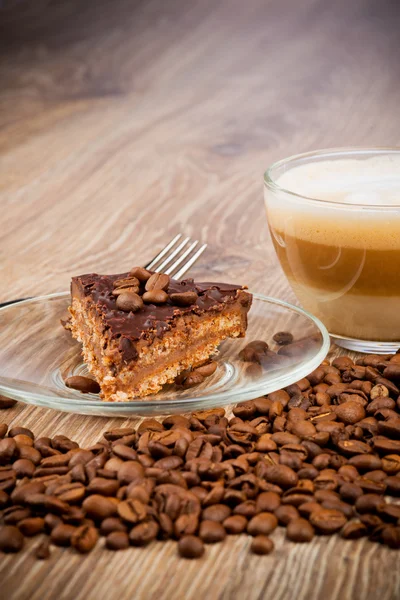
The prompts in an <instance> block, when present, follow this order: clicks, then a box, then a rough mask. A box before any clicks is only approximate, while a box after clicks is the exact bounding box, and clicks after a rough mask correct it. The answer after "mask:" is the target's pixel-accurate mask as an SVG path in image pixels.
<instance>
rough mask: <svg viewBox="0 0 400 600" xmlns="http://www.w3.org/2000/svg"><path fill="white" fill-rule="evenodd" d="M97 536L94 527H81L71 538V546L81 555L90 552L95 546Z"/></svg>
mask: <svg viewBox="0 0 400 600" xmlns="http://www.w3.org/2000/svg"><path fill="white" fill-rule="evenodd" d="M98 537H99V534H98V532H97V529H96V528H95V527H92V526H90V525H82V526H81V527H78V528H77V529H76V530H75V531H74V533H73V534H72V536H71V546H73V547H74V548H75V549H76V550H77V551H78V552H80V553H81V554H86V553H87V552H90V551H91V550H92V549H93V548H94V547H95V545H96V543H97V540H98Z"/></svg>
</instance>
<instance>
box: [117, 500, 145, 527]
mask: <svg viewBox="0 0 400 600" xmlns="http://www.w3.org/2000/svg"><path fill="white" fill-rule="evenodd" d="M115 508H118V514H119V516H120V517H121V519H123V520H124V521H128V523H139V522H140V521H144V519H145V518H146V516H147V510H146V506H145V505H144V504H142V502H140V500H135V499H132V498H129V499H128V500H124V501H123V502H120V503H119V504H118V507H116V506H115ZM108 516H111V515H108Z"/></svg>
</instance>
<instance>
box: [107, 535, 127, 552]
mask: <svg viewBox="0 0 400 600" xmlns="http://www.w3.org/2000/svg"><path fill="white" fill-rule="evenodd" d="M128 547H129V536H128V534H127V533H126V532H125V531H111V532H110V533H109V534H108V535H107V537H106V548H108V549H109V550H125V548H128Z"/></svg>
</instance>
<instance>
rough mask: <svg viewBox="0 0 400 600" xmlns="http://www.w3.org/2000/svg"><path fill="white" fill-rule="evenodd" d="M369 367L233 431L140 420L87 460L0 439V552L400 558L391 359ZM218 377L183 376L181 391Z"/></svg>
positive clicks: (212, 419) (329, 372)
mask: <svg viewBox="0 0 400 600" xmlns="http://www.w3.org/2000/svg"><path fill="white" fill-rule="evenodd" d="M127 279H129V278H127ZM138 279H139V278H138ZM143 281H144V280H143ZM131 283H132V281H131ZM125 284H126V285H127V283H126V282H125V283H123V284H121V285H125ZM140 285H141V284H140V283H139V286H140ZM142 287H143V286H142ZM123 289H124V290H125V291H124V292H121V293H120V294H117V295H118V296H119V297H121V296H122V294H123V293H126V290H127V288H126V287H125V288H123ZM155 290H156V291H157V292H159V291H160V289H159V288H155ZM295 344H296V343H294V344H290V345H289V346H282V348H289V347H290V346H293V345H295ZM247 351H248V352H250V351H251V352H253V353H256V354H257V356H258V358H257V360H260V356H263V357H266V358H268V353H270V352H271V351H270V350H269V349H268V346H267V344H266V343H265V342H262V341H259V340H256V341H255V342H252V343H251V344H249V347H248V348H247ZM396 356H397V355H396ZM252 360H253V359H252ZM268 360H269V358H268ZM363 361H366V362H365V364H362V365H361V364H360V365H359V364H356V365H355V364H354V363H353V361H352V360H351V359H349V358H348V357H340V359H339V358H337V359H335V360H334V364H333V365H330V364H329V363H328V362H327V361H324V363H323V364H321V366H320V367H318V368H317V369H316V370H315V371H314V372H313V373H311V374H310V376H309V377H307V378H304V379H302V380H300V381H299V382H298V383H297V384H292V385H291V386H288V387H287V388H286V389H285V390H278V391H276V392H272V393H270V394H269V395H268V397H265V398H264V397H262V398H256V399H255V400H251V401H246V402H242V403H240V404H239V405H237V406H236V407H235V408H234V410H233V414H234V416H233V417H232V418H231V417H228V416H227V415H226V414H225V411H224V409H221V408H220V409H210V410H203V411H198V412H196V413H193V414H192V415H189V416H181V415H177V416H171V417H167V418H165V419H163V420H162V421H159V420H156V419H145V420H143V422H142V423H141V424H140V425H139V427H138V428H137V429H136V430H135V429H134V428H121V429H114V430H112V431H108V432H105V434H104V438H103V439H101V440H100V441H99V442H98V443H97V444H94V445H93V446H92V447H90V448H88V449H84V448H79V446H78V444H76V443H75V442H74V441H72V440H70V439H69V438H67V437H65V436H62V435H57V436H55V437H54V438H49V437H42V438H38V439H35V436H34V434H33V432H32V431H31V430H30V429H27V428H24V427H13V428H11V429H10V430H9V431H8V428H7V426H6V425H3V426H1V425H0V509H1V510H2V523H3V525H1V526H0V549H1V547H2V545H3V546H4V547H5V548H9V547H10V548H15V551H17V550H18V549H19V548H20V547H22V544H23V540H24V537H29V536H34V535H38V534H43V532H44V534H45V535H47V536H50V541H51V542H52V543H54V544H55V545H61V546H73V547H75V548H76V549H77V550H78V551H79V552H81V553H84V552H89V551H90V550H91V549H92V548H93V547H94V545H95V544H96V542H97V538H98V535H99V534H101V535H103V536H105V537H106V542H105V545H106V547H108V548H111V549H113V550H119V549H122V548H126V547H127V546H128V545H129V544H130V545H135V546H145V545H146V544H148V543H150V542H151V541H152V540H154V539H156V538H159V539H161V540H165V539H169V538H175V539H177V540H180V541H179V544H180V546H179V553H180V554H181V555H187V556H191V557H196V556H201V555H202V554H203V552H204V546H203V543H204V542H206V543H213V542H217V541H222V540H223V539H224V537H225V536H226V534H229V535H235V534H236V535H237V534H245V533H249V534H250V535H252V536H253V542H252V548H253V545H255V546H254V547H257V544H260V548H262V550H259V552H260V553H261V552H267V550H265V549H264V545H263V544H268V543H269V542H265V539H267V540H269V538H267V537H266V536H267V535H269V534H270V533H271V532H272V531H273V530H274V529H275V528H276V526H277V524H278V523H279V524H280V525H283V526H284V527H286V528H287V538H288V539H290V540H293V541H299V542H301V541H309V540H311V539H312V537H313V535H314V529H315V531H316V533H319V534H325V535H329V534H332V533H336V532H338V533H339V534H340V535H341V536H342V537H343V538H344V539H356V538H358V537H362V536H368V537H369V538H370V539H371V541H375V542H379V543H382V544H386V545H387V546H389V547H391V548H397V547H398V546H400V541H399V540H400V535H399V531H400V529H399V525H398V522H399V518H400V507H399V506H400V505H398V504H396V503H395V502H394V501H392V500H391V499H389V498H387V495H392V496H396V495H397V496H399V495H400V453H399V444H400V435H399V426H398V424H399V422H400V417H399V414H400V402H396V400H395V399H397V396H398V392H397V391H396V390H398V387H397V383H396V384H395V383H393V381H390V380H389V379H385V377H381V376H380V375H381V374H382V373H383V372H384V370H386V368H387V365H388V363H389V360H388V359H383V360H382V359H380V358H379V357H378V359H376V360H375V359H374V358H373V357H370V358H368V357H364V359H363ZM367 363H368V364H367ZM260 364H261V363H260ZM260 364H258V365H256V366H260ZM398 364H399V365H400V362H399V363H398ZM215 368H216V363H215V362H211V363H208V364H206V365H202V366H201V367H199V368H198V369H193V370H190V371H188V372H186V373H185V374H184V375H183V376H182V377H181V384H182V383H183V382H184V381H185V379H186V378H188V377H190V376H191V377H193V376H194V377H198V381H203V380H204V377H205V376H207V375H208V374H212V372H214V369H215ZM377 373H378V375H377ZM389 373H390V372H389ZM90 381H92V380H90ZM397 381H398V380H396V382H397ZM189 382H190V380H189ZM394 398H395V399H394ZM10 528H11V529H10ZM15 531H17V533H15ZM1 532H2V533H1ZM2 536H3V537H2ZM4 540H5V541H4ZM10 540H11V541H10ZM21 540H22V542H21ZM193 540H194V541H193ZM269 547H270V546H268V548H269ZM265 548H267V546H265ZM6 551H11V550H6ZM256 551H257V550H256ZM39 554H40V553H39ZM44 554H47V551H46V550H45V551H44Z"/></svg>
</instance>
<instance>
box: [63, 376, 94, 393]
mask: <svg viewBox="0 0 400 600" xmlns="http://www.w3.org/2000/svg"><path fill="white" fill-rule="evenodd" d="M65 385H66V386H67V387H69V388H72V389H73V390H77V391H78V392H82V393H83V394H98V393H99V392H100V386H99V384H98V383H97V381H95V380H94V379H90V377H83V376H82V375H73V376H72V377H68V378H67V379H66V380H65Z"/></svg>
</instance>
